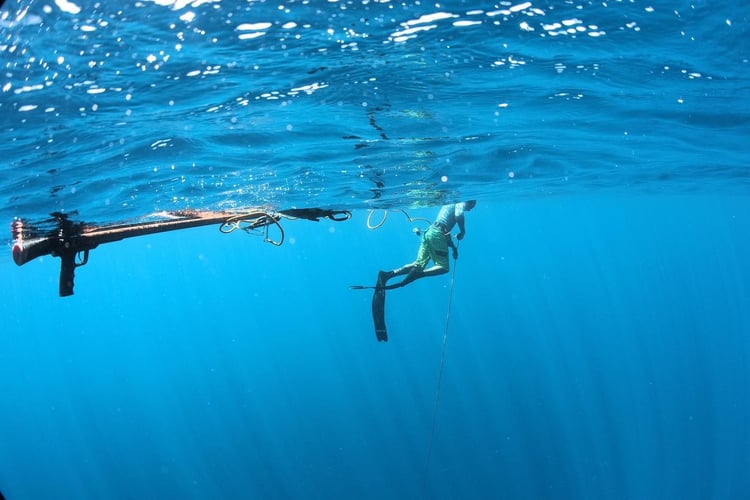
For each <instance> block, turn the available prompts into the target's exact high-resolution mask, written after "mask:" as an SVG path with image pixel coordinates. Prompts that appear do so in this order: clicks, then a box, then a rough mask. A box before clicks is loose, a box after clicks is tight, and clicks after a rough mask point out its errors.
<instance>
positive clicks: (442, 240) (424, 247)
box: [414, 226, 450, 270]
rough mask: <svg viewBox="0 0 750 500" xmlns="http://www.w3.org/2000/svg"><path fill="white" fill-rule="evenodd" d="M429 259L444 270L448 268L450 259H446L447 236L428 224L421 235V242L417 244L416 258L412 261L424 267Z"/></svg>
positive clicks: (421, 267)
mask: <svg viewBox="0 0 750 500" xmlns="http://www.w3.org/2000/svg"><path fill="white" fill-rule="evenodd" d="M430 259H432V260H433V262H435V265H437V266H440V267H442V268H444V269H446V270H448V269H449V268H450V261H449V260H448V236H446V235H445V234H443V232H442V231H441V230H440V229H438V228H437V227H435V226H430V228H429V229H428V230H427V231H425V233H424V235H423V236H422V243H421V244H420V245H419V252H417V260H416V261H414V265H415V266H417V267H419V268H420V269H424V267H425V266H426V265H427V263H428V262H429V261H430Z"/></svg>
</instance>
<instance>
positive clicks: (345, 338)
mask: <svg viewBox="0 0 750 500" xmlns="http://www.w3.org/2000/svg"><path fill="white" fill-rule="evenodd" d="M749 205H750V204H749V203H748V201H747V199H745V198H731V197H719V196H715V197H714V196H708V195H705V196H699V195H695V196H687V195H686V196H671V195H662V196H640V195H638V196H631V195H628V194H626V193H623V192H620V193H612V194H609V195H605V194H600V195H588V196H586V195H582V196H580V197H576V198H572V197H560V198H555V197H550V198H539V199H526V200H523V199H514V200H509V201H503V200H502V199H501V198H495V199H494V200H488V199H485V200H482V199H480V202H479V205H478V206H477V208H476V209H475V210H474V211H472V212H471V213H470V214H469V215H468V216H467V232H468V234H467V237H466V239H465V240H464V241H463V242H462V243H461V247H460V253H461V255H460V258H459V260H458V262H457V265H458V267H457V268H456V275H455V279H456V281H455V289H454V296H453V303H452V310H451V311H452V312H451V315H450V323H449V330H448V331H449V335H448V345H447V352H446V362H445V371H444V378H443V385H442V393H441V397H440V406H439V410H438V415H437V426H436V431H435V435H434V447H433V452H432V456H431V460H430V464H429V467H428V469H427V472H426V474H425V460H426V454H427V448H428V440H429V435H430V423H431V418H432V409H433V404H434V398H435V389H436V384H437V375H438V368H439V360H440V350H441V345H442V338H443V333H444V328H445V321H446V308H447V304H448V293H449V285H450V277H449V276H447V277H446V276H443V277H438V278H431V279H425V280H423V281H419V282H416V283H414V284H413V285H410V286H409V287H407V288H405V289H401V290H394V291H392V292H389V294H388V300H387V311H386V312H387V321H388V326H389V329H390V335H391V341H390V342H388V343H387V344H383V343H377V342H376V341H375V336H374V333H373V331H372V324H371V317H370V293H369V292H366V291H353V290H350V289H349V288H348V285H351V284H372V282H374V280H375V276H376V273H377V271H378V269H381V268H391V267H396V266H399V265H401V264H403V263H405V262H408V261H410V260H411V259H413V258H414V254H415V252H416V248H417V245H418V239H417V238H416V237H414V236H413V235H412V233H411V231H410V229H411V227H412V225H411V224H409V223H408V221H407V220H406V218H405V217H404V216H403V215H401V214H400V213H398V212H394V213H391V214H390V215H389V217H388V220H387V221H386V224H385V225H384V226H383V227H382V228H380V229H378V230H374V231H371V230H368V229H367V228H366V225H365V221H366V216H367V213H366V212H356V213H355V217H354V218H353V219H352V220H351V221H348V222H344V223H332V222H320V223H310V222H305V221H290V222H287V223H286V224H285V229H286V231H287V242H286V243H285V244H284V246H282V247H279V248H276V247H273V246H271V245H267V244H264V243H263V242H262V240H261V239H260V238H255V237H251V236H245V235H241V234H232V235H229V236H225V235H222V234H220V233H219V232H218V231H216V229H215V228H203V229H196V230H188V231H181V232H178V233H173V234H165V235H157V236H150V237H144V238H138V239H135V240H130V241H123V242H120V243H116V244H111V245H105V246H103V247H100V248H98V249H96V250H94V251H93V252H92V253H91V258H90V262H89V264H88V265H87V266H86V267H83V268H80V269H79V270H78V273H77V282H76V295H75V296H73V297H69V298H65V299H61V298H58V297H57V296H56V293H57V271H58V261H57V259H52V258H49V257H47V258H44V259H43V260H42V261H33V262H31V263H29V264H27V265H26V266H25V267H24V268H22V269H17V268H15V266H14V265H13V264H12V263H11V262H10V259H9V258H7V259H3V260H2V263H0V270H1V271H2V275H3V276H4V282H5V287H4V288H3V291H2V292H1V293H2V295H1V296H0V304H2V305H0V308H2V309H1V310H0V313H1V314H2V317H3V318H4V328H3V332H4V333H3V335H2V336H0V393H1V394H2V397H0V415H2V416H3V417H2V418H3V425H2V426H0V443H2V446H1V450H0V486H1V487H2V489H3V491H4V493H5V495H6V496H7V497H8V498H10V499H16V498H24V499H28V498H32V499H33V498H54V497H57V498H59V497H60V496H61V495H62V496H63V497H66V498H321V499H323V498H372V499H379V498H416V497H419V496H420V495H424V496H425V497H428V498H577V499H578V498H592V499H601V498H694V499H704V498H746V497H748V495H750V480H749V479H748V476H747V474H746V472H747V470H748V468H749V467H750V451H748V450H750V427H749V425H750V424H748V422H750V404H749V403H748V401H747V394H748V390H749V389H750V370H749V366H748V359H749V357H750V340H748V332H750V285H749V283H750V264H748V262H747V255H750V232H749V231H748V229H749V228H750V220H749V218H750V216H749V215H748V214H750V210H748V208H750V207H749ZM434 212H435V210H424V211H415V212H414V213H411V212H410V215H412V216H426V217H433V216H434ZM378 217H379V215H378V214H376V215H375V216H374V218H378ZM8 255H9V252H8Z"/></svg>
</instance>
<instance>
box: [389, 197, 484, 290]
mask: <svg viewBox="0 0 750 500" xmlns="http://www.w3.org/2000/svg"><path fill="white" fill-rule="evenodd" d="M476 204H477V202H476V200H469V201H466V202H463V203H455V204H452V205H444V206H443V207H441V208H440V212H438V215H437V218H436V219H435V222H433V223H432V225H431V226H430V227H429V229H427V231H425V232H424V234H423V235H422V242H421V243H420V245H419V251H418V252H417V260H415V261H414V262H412V263H411V264H406V265H405V266H403V267H399V268H398V269H394V270H393V271H380V272H378V281H377V285H376V286H375V289H376V290H392V289H394V288H401V287H402V286H406V285H408V284H409V283H411V282H412V281H414V280H417V279H419V278H424V277H426V276H439V275H441V274H445V273H447V272H448V270H449V269H450V261H449V260H448V248H449V247H450V248H451V249H452V250H453V258H454V259H458V248H457V247H456V245H455V244H454V243H453V239H452V238H451V231H452V230H453V228H454V227H455V226H456V225H458V229H459V233H458V234H457V235H456V239H457V240H459V241H460V240H462V239H463V238H464V236H465V235H466V225H465V222H464V213H465V212H468V211H470V210H471V209H472V208H474V207H475V206H476ZM430 260H432V261H433V262H434V263H435V265H434V266H432V267H431V268H429V269H425V266H427V263H428V262H429V261H430ZM404 274H405V275H406V277H405V278H404V279H403V280H401V282H399V283H396V284H394V285H388V284H387V283H388V280H389V279H391V278H393V277H395V276H402V275H404Z"/></svg>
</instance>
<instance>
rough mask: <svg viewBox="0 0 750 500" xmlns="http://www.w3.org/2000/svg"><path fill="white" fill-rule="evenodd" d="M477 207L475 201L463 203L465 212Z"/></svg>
mask: <svg viewBox="0 0 750 500" xmlns="http://www.w3.org/2000/svg"><path fill="white" fill-rule="evenodd" d="M476 206H477V200H469V201H465V202H464V210H466V211H467V212H468V211H469V210H471V209H472V208H474V207H476Z"/></svg>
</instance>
